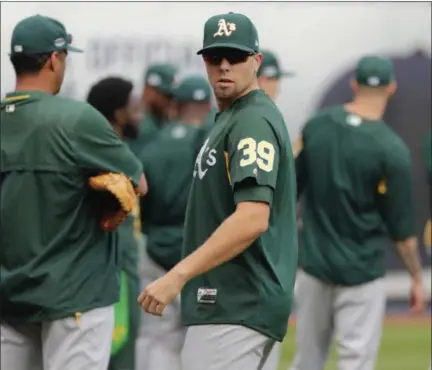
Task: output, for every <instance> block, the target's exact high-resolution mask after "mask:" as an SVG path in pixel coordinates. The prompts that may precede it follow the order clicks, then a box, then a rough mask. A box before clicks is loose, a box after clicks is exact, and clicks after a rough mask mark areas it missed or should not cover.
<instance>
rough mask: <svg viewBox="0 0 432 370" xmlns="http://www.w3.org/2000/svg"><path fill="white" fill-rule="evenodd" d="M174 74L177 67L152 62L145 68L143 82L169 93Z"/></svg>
mask: <svg viewBox="0 0 432 370" xmlns="http://www.w3.org/2000/svg"><path fill="white" fill-rule="evenodd" d="M176 74H177V68H176V67H175V66H173V65H172V64H168V63H158V64H153V65H151V66H150V67H149V68H148V69H147V72H146V74H145V77H144V84H145V85H149V86H152V87H154V88H156V89H157V90H159V91H160V92H161V93H162V94H166V95H171V94H172V93H173V84H174V80H175V76H176Z"/></svg>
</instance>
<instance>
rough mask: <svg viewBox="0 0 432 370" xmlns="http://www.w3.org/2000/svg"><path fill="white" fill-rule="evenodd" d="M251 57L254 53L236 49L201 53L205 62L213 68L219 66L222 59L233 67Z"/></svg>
mask: <svg viewBox="0 0 432 370" xmlns="http://www.w3.org/2000/svg"><path fill="white" fill-rule="evenodd" d="M252 55H254V53H248V52H247V51H242V50H236V49H215V50H211V51H208V52H205V53H203V59H204V61H205V62H207V63H209V64H211V65H214V66H219V65H220V64H221V63H222V60H224V59H226V60H227V61H228V63H229V64H231V65H233V64H240V63H244V62H246V60H247V59H248V58H249V57H250V56H252Z"/></svg>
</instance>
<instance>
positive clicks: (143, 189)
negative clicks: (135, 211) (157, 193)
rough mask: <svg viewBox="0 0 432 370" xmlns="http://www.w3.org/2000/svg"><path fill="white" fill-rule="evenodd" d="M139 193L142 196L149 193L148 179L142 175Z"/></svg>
mask: <svg viewBox="0 0 432 370" xmlns="http://www.w3.org/2000/svg"><path fill="white" fill-rule="evenodd" d="M138 185H139V186H138V189H137V190H138V192H139V194H140V195H146V194H147V192H148V185H147V179H146V177H145V175H144V174H143V173H142V174H141V176H140V179H139V184H138Z"/></svg>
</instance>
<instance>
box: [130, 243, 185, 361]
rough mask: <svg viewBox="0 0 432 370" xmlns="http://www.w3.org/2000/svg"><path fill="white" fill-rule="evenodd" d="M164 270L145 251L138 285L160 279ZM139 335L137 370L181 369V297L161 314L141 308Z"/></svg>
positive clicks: (183, 329)
mask: <svg viewBox="0 0 432 370" xmlns="http://www.w3.org/2000/svg"><path fill="white" fill-rule="evenodd" d="M165 274H166V271H165V270H164V269H163V268H161V267H160V266H159V265H158V264H156V263H155V262H154V261H153V260H152V259H151V258H150V257H149V256H148V254H147V252H146V251H145V250H144V252H143V255H142V258H141V284H142V285H141V286H142V288H143V289H144V288H145V287H146V286H147V285H148V284H150V283H151V282H153V281H155V280H157V279H159V278H161V277H162V276H164V275H165ZM141 311H142V313H141V323H140V334H139V337H138V339H137V342H136V362H135V363H136V369H137V370H181V367H180V363H181V361H180V354H181V350H182V348H183V343H184V339H185V335H186V328H185V327H184V326H183V325H182V324H181V311H180V297H177V298H176V299H175V300H174V301H173V302H172V303H171V304H169V305H168V306H166V307H165V310H164V314H163V316H162V317H157V316H153V315H150V314H148V313H146V312H145V311H144V310H141Z"/></svg>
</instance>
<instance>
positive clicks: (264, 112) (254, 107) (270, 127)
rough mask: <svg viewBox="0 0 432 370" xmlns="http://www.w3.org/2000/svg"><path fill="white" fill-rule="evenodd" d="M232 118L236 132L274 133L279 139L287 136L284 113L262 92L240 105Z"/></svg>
mask: <svg viewBox="0 0 432 370" xmlns="http://www.w3.org/2000/svg"><path fill="white" fill-rule="evenodd" d="M232 118H233V126H232V130H234V131H242V130H243V131H254V130H258V131H274V133H275V134H276V135H277V136H279V137H285V135H286V134H287V128H286V124H285V120H284V118H283V115H282V113H281V112H280V110H279V108H278V107H277V106H276V105H275V104H274V102H273V101H272V100H271V99H270V98H269V97H268V96H267V95H266V94H265V93H264V92H263V91H262V90H259V91H257V92H256V93H255V94H254V95H253V96H252V97H251V98H250V99H248V101H247V102H245V103H244V104H241V105H239V107H238V108H237V109H236V110H235V112H234V114H233V117H232Z"/></svg>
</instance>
